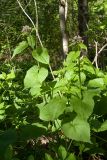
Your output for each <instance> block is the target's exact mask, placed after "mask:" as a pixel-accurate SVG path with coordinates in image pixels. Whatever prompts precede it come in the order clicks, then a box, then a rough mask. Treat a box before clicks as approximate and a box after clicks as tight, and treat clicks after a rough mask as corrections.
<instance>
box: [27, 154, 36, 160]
mask: <svg viewBox="0 0 107 160" xmlns="http://www.w3.org/2000/svg"><path fill="white" fill-rule="evenodd" d="M27 160H35V159H34V156H33V155H30V156H28V158H27Z"/></svg>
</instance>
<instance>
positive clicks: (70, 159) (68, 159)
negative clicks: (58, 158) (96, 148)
mask: <svg viewBox="0 0 107 160" xmlns="http://www.w3.org/2000/svg"><path fill="white" fill-rule="evenodd" d="M65 160H76V157H75V155H74V154H73V153H71V154H70V155H69V156H68V157H67V158H66V159H65Z"/></svg>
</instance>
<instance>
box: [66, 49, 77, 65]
mask: <svg viewBox="0 0 107 160" xmlns="http://www.w3.org/2000/svg"><path fill="white" fill-rule="evenodd" d="M79 55H80V51H72V52H70V53H69V54H68V56H67V58H66V61H65V63H64V65H66V66H68V65H71V63H72V62H75V61H77V59H78V58H79Z"/></svg>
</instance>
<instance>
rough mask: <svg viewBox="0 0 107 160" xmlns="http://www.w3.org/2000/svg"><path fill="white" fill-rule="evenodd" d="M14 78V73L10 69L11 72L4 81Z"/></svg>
mask: <svg viewBox="0 0 107 160" xmlns="http://www.w3.org/2000/svg"><path fill="white" fill-rule="evenodd" d="M14 78H15V73H14V70H13V69H12V70H11V72H10V73H9V74H8V75H7V77H6V80H9V79H14Z"/></svg>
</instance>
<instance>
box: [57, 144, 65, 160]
mask: <svg viewBox="0 0 107 160" xmlns="http://www.w3.org/2000/svg"><path fill="white" fill-rule="evenodd" d="M58 155H59V157H60V158H61V159H62V160H64V159H65V158H66V156H67V151H66V149H65V147H63V146H62V145H60V146H59V148H58Z"/></svg>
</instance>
